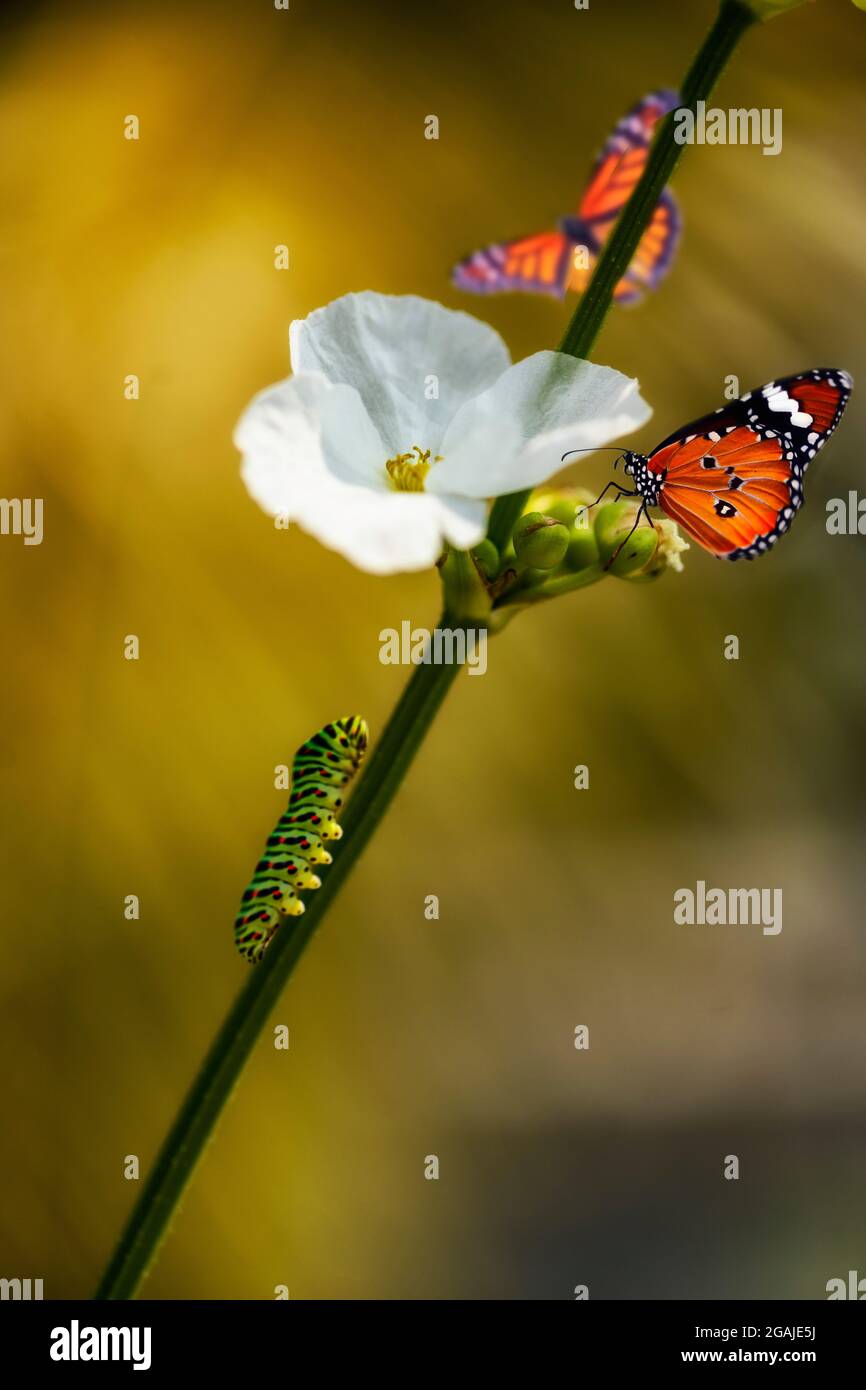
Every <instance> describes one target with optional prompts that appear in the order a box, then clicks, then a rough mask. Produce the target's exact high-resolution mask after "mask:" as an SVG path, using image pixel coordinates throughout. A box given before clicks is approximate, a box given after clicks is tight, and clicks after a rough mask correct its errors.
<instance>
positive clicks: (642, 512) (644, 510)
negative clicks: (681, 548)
mask: <svg viewBox="0 0 866 1390" xmlns="http://www.w3.org/2000/svg"><path fill="white" fill-rule="evenodd" d="M625 495H626V496H627V497H635V496H637V493H636V492H627V493H626V494H625ZM642 516H645V517H646V519H647V521H648V522H649V524H650V526H652V528H653V530H655V529H656V528H655V525H654V523H653V519H652V517H651V516H650V514H649V512H648V511H647V504H646V499H645V498H644V500H643V501H642V502H641V504H640V506H639V507H638V509H637V516H636V517H635V519H634V526H633V527H632V528H631V530H630V531H629V533H628V535H627V536H624V537H623V539H622V540H621V541H620V543H619V545H618V546H617V548H616V550H615V551H614V552H613V554H612V555H611V557H610V559H609V560H608V562H607V564H606V565H605V567H604V568H605V569H606V570H609V569H610V567H611V565H612V564H613V562H614V560H615V559H616V557H617V555H618V554H619V552H620V551H621V550H622V548H623V546H624V545H626V544H627V542H628V541H630V540H631V538H632V536H633V535H634V533H635V531H636V530H637V528H638V526H640V519H641V517H642Z"/></svg>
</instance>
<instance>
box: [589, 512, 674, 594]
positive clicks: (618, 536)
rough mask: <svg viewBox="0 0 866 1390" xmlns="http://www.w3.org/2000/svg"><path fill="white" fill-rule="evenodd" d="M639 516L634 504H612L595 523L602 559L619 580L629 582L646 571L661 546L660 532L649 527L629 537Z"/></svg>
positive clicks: (599, 513)
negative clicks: (629, 579)
mask: <svg viewBox="0 0 866 1390" xmlns="http://www.w3.org/2000/svg"><path fill="white" fill-rule="evenodd" d="M637 513H638V509H637V507H636V505H635V504H634V502H609V503H608V504H607V505H606V506H604V507H599V510H598V515H597V516H596V519H595V538H596V541H597V542H598V554H599V559H600V560H601V563H602V564H603V565H604V566H606V567H607V566H609V568H608V570H607V572H608V574H615V575H616V576H617V578H618V579H627V578H628V577H629V575H633V574H637V573H638V571H640V570H643V569H644V567H645V566H646V565H648V564H649V562H650V561H651V560H652V558H653V556H654V555H655V552H656V548H657V546H658V535H657V533H656V531H655V530H654V529H653V527H652V526H649V525H647V524H646V523H642V524H641V525H640V526H638V527H637V528H636V529H635V531H634V532H633V534H632V535H631V536H629V532H630V531H631V530H632V527H633V526H634V523H635V520H636V518H637ZM626 537H628V540H626ZM623 542H625V544H623ZM617 552H619V553H617ZM614 555H616V559H615V560H614V559H613V557H614Z"/></svg>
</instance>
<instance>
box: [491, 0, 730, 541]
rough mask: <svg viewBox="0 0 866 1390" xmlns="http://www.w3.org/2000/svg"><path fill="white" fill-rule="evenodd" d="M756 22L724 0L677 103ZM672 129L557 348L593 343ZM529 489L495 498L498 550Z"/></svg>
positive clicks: (715, 73)
mask: <svg viewBox="0 0 866 1390" xmlns="http://www.w3.org/2000/svg"><path fill="white" fill-rule="evenodd" d="M755 22H756V19H755V15H754V14H753V13H752V11H751V10H749V9H747V8H746V6H745V5H743V4H741V3H740V0H722V6H721V9H720V10H719V13H718V15H717V17H716V21H715V23H714V24H713V26H712V28H711V29H710V32H709V33H708V34H707V37H706V39H705V40H704V42H703V44H702V45H701V47H700V49H699V51H698V54H697V57H696V58H695V60H694V62H693V63H692V65H691V67H690V68H689V71H688V73H687V74H686V76H685V78H684V80H683V84H682V87H681V88H680V96H681V101H680V106H681V107H684V106H687V107H690V108H691V109H692V110H694V108H695V106H696V104H697V102H699V101H706V100H707V99H708V98H709V96H710V94H711V93H712V91H713V88H714V87H715V85H716V82H717V81H718V79H719V77H720V75H721V73H722V70H723V69H724V67H725V65H726V63H727V61H728V59H729V58H730V56H731V54H732V53H733V51H734V49H735V48H736V46H737V44H738V43H739V41H740V39H741V38H742V37H743V34H744V33H745V32H746V30H747V29H748V28H750V26H751V25H752V24H754V23H755ZM675 129H676V127H675V124H674V113H673V112H671V114H670V115H669V116H668V117H667V118H666V119H665V121H664V122H663V123H662V127H661V130H660V131H659V134H658V138H657V140H656V142H655V144H654V145H653V147H652V149H651V151H650V155H649V158H648V160H647V163H646V168H645V169H644V171H643V174H642V175H641V177H640V179H639V181H638V183H637V185H636V187H635V189H634V191H633V193H632V195H631V197H630V198H629V200H628V202H627V203H626V205H625V207H624V208H623V211H622V214H621V215H620V218H619V220H618V221H617V224H616V226H615V227H614V229H613V232H612V233H611V235H610V237H609V238H608V240H607V242H606V243H605V246H604V249H603V251H602V253H601V255H600V256H599V258H598V262H597V264H596V267H595V270H594V271H593V274H592V278H591V280H590V282H589V284H588V285H587V287H586V290H585V292H584V293H583V295H582V296H581V298H580V302H579V303H578V306H577V308H576V309H575V311H574V314H573V315H572V318H571V322H570V323H569V325H568V327H567V329H566V330H565V333H564V334H563V337H562V341H561V343H560V344H559V348H558V351H559V352H567V353H568V354H569V355H570V356H572V357H583V358H586V357H587V356H588V355H589V353H590V352H591V351H592V349H593V347H594V346H595V343H596V340H597V338H598V335H599V334H600V332H601V329H602V326H603V324H604V320H605V318H606V317H607V313H608V310H609V309H610V306H611V304H612V303H613V294H614V290H615V289H616V287H617V285H618V284H619V282H620V280H621V279H622V277H623V275H624V274H625V272H626V270H627V269H628V267H629V266H630V265H631V262H632V259H633V257H634V253H635V251H636V250H637V248H638V244H639V242H640V239H641V237H642V236H643V234H644V232H645V231H646V229H647V227H648V226H649V222H650V219H651V217H652V215H653V212H654V210H655V207H656V204H657V203H658V200H659V198H660V197H661V195H662V192H663V190H664V189H665V188H666V187H667V184H668V183H669V182H670V178H671V175H672V173H673V171H674V169H675V168H676V165H677V162H678V160H679V159H680V156H681V155H682V153H683V149H684V148H685V147H684V146H683V145H680V144H678V142H677V141H676V140H675V139H674V132H675ZM530 494H531V489H529V490H528V491H525V492H512V493H509V494H508V495H507V496H506V497H499V498H497V500H496V501H495V502H494V504H493V508H492V511H491V514H490V525H489V528H488V532H487V534H488V536H489V537H490V539H491V540H492V541H493V544H494V545H495V546H497V547H498V548H499V549H500V550H501V549H502V548H503V547H504V546H505V545H506V543H507V542H508V540H509V538H510V537H511V533H512V531H513V530H514V527H515V526H516V524H517V522H518V519H519V518H520V516H521V515H522V513H523V509H524V507H525V506H526V503H527V501H528V499H529V497H530Z"/></svg>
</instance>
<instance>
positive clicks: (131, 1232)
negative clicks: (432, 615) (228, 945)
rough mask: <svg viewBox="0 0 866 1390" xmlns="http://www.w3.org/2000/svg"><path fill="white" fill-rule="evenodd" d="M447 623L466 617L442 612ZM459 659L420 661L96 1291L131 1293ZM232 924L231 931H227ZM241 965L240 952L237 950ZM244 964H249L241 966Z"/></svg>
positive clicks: (211, 1056)
mask: <svg viewBox="0 0 866 1390" xmlns="http://www.w3.org/2000/svg"><path fill="white" fill-rule="evenodd" d="M440 626H443V627H444V626H450V627H451V628H452V629H456V628H458V627H465V623H460V622H459V621H457V620H455V619H452V618H446V617H443V618H442V619H441V620H440ZM459 669H460V667H459V666H458V665H457V664H456V663H451V664H445V663H443V664H442V665H439V666H436V665H433V664H431V665H429V666H417V667H416V668H415V670H414V672H413V674H412V676H411V678H410V680H409V682H408V684H407V685H406V688H405V690H404V691H403V694H402V696H401V698H400V700H399V702H398V704H397V706H396V708H395V710H394V712H393V714H392V715H391V718H390V720H389V721H388V724H387V726H386V728H385V730H384V732H383V734H382V736H381V738H380V739H379V740H378V742H377V743H376V745H375V748H374V750H373V752H372V754H371V756H370V760H369V762H368V763H367V764H366V766H365V768H364V770H363V772H362V773H361V777H360V780H359V782H358V785H357V787H356V788H355V791H354V792H353V794H352V795H351V796H350V797H349V799H348V801H347V804H346V809H345V812H344V814H343V816H342V817H341V823H342V826H343V838H342V839H341V841H340V843H339V844H338V845H336V846H335V849H334V862H333V864H332V865H331V866H330V867H329V868H328V869H326V870H325V871H324V872H323V874H322V886H321V888H320V889H319V890H318V891H317V892H316V893H313V894H311V895H309V896H308V897H307V899H306V902H307V910H306V912H305V913H304V915H303V917H301V918H299V919H298V920H297V921H296V922H294V923H292V924H291V925H289V924H287V925H286V926H285V927H283V928H282V930H281V931H279V932H277V934H276V936H275V937H274V940H273V942H272V944H271V946H270V947H269V948H268V951H267V954H266V955H265V958H264V960H263V961H262V963H261V965H258V966H255V967H254V968H253V969H252V971H251V974H250V978H249V980H248V981H247V983H246V984H245V986H244V988H243V989H242V990H241V992H240V994H239V995H238V997H237V999H236V1000H235V1003H234V1004H233V1006H232V1008H231V1009H230V1010H229V1013H228V1015H227V1017H226V1019H225V1021H224V1023H223V1025H222V1027H221V1028H220V1030H219V1032H218V1033H217V1035H216V1038H215V1039H214V1042H213V1044H212V1046H211V1049H210V1052H209V1053H208V1055H207V1057H206V1058H205V1060H204V1062H203V1064H202V1066H201V1069H200V1071H199V1073H198V1075H197V1076H196V1078H195V1080H194V1082H193V1084H192V1087H191V1089H190V1091H189V1093H188V1095H187V1097H186V1099H185V1101H184V1102H183V1105H182V1106H181V1109H180V1111H179V1113H178V1115H177V1118H176V1120H175V1122H174V1124H173V1125H172V1127H171V1130H170V1131H169V1133H168V1136H167V1138H166V1140H165V1142H164V1144H163V1146H162V1149H161V1151H160V1153H159V1156H158V1157H157V1160H156V1163H155V1165H154V1167H153V1170H152V1172H151V1174H150V1176H149V1178H148V1180H147V1182H146V1183H145V1186H144V1189H143V1190H142V1193H141V1196H140V1197H139V1199H138V1201H137V1202H136V1204H135V1207H134V1208H133V1211H132V1214H131V1216H130V1218H129V1221H128V1223H127V1226H126V1229H125V1230H124V1232H123V1235H122V1236H121V1238H120V1241H119V1243H118V1245H117V1248H116V1250H115V1252H114V1255H113V1256H112V1258H111V1261H110V1263H109V1265H108V1267H107V1269H106V1271H105V1274H104V1275H103V1278H102V1280H101V1282H100V1284H99V1287H98V1289H97V1291H96V1294H95V1297H96V1298H98V1299H126V1298H134V1297H135V1294H136V1291H137V1289H138V1287H139V1285H140V1283H141V1281H142V1279H143V1278H144V1276H145V1275H146V1273H147V1271H148V1268H149V1266H150V1265H151V1263H152V1261H153V1259H154V1256H155V1255H156V1252H157V1250H158V1248H159V1245H160V1243H161V1241H162V1239H163V1237H164V1235H165V1233H166V1229H167V1227H168V1223H169V1221H170V1219H171V1217H172V1214H173V1212H174V1210H175V1208H176V1206H177V1204H178V1202H179V1200H180V1198H181V1196H182V1194H183V1191H184V1188H185V1187H186V1185H187V1183H188V1182H189V1180H190V1178H191V1176H192V1173H193V1170H194V1168H195V1165H196V1163H197V1162H198V1159H199V1158H200V1156H201V1153H202V1150H203V1149H204V1147H205V1144H206V1143H207V1141H208V1139H209V1138H210V1135H211V1132H212V1130H213V1128H214V1125H215V1124H216V1122H217V1120H218V1118H219V1115H220V1112H221V1111H222V1109H223V1106H224V1105H225V1103H226V1101H227V1100H228V1098H229V1096H230V1094H231V1092H232V1090H233V1089H234V1086H235V1083H236V1082H237V1080H238V1077H239V1076H240V1074H241V1071H242V1070H243V1067H244V1064H245V1062H246V1060H247V1058H248V1057H249V1055H250V1053H251V1052H252V1050H253V1047H254V1046H255V1044H256V1040H257V1038H258V1036H259V1033H260V1032H261V1030H262V1028H263V1027H264V1025H265V1023H266V1022H267V1018H268V1015H269V1013H270V1012H271V1009H272V1008H273V1007H274V1005H275V1004H276V1002H277V1000H278V998H279V996H280V994H281V992H282V990H283V988H284V986H285V984H286V982H287V980H288V979H289V978H290V976H291V975H292V973H293V972H294V969H295V966H296V965H297V963H298V961H299V959H300V957H301V955H302V954H303V952H304V950H305V948H306V946H307V944H308V942H309V941H310V938H311V937H312V936H313V933H314V932H315V930H316V928H317V926H318V925H319V923H320V921H321V920H322V918H323V917H324V915H325V913H326V912H327V910H328V908H329V906H330V905H331V903H332V901H333V900H334V898H335V897H336V895H337V893H338V892H339V890H340V888H341V886H342V884H343V882H344V880H345V879H346V878H348V876H349V873H350V872H351V870H352V867H353V865H354V864H355V862H356V860H357V859H358V857H359V856H360V854H361V852H362V850H363V849H364V846H365V845H366V844H367V841H368V840H369V839H370V836H371V835H372V834H373V831H374V830H375V829H376V826H377V825H378V824H379V821H380V820H381V819H382V816H383V815H384V814H385V811H386V810H387V808H388V806H389V804H390V802H391V800H392V798H393V796H394V794H395V793H396V791H397V789H398V788H399V786H400V784H401V782H402V781H403V778H404V776H405V775H406V772H407V770H408V768H409V765H410V763H411V762H412V759H413V758H414V756H415V754H416V753H417V751H418V748H419V747H420V745H421V741H422V740H423V738H424V735H425V734H426V732H427V730H428V729H429V727H430V725H431V723H432V722H433V719H434V716H435V715H436V712H437V710H438V709H439V706H440V705H441V704H442V701H443V700H444V699H445V696H446V694H447V693H448V690H449V688H450V686H451V684H452V682H453V680H454V678H455V676H456V675H457V672H458V671H459ZM230 937H231V932H230V931H229V932H228V937H227V939H230ZM239 966H240V960H239ZM241 968H243V967H242V966H241Z"/></svg>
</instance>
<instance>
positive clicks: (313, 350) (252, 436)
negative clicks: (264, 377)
mask: <svg viewBox="0 0 866 1390" xmlns="http://www.w3.org/2000/svg"><path fill="white" fill-rule="evenodd" d="M289 343H290V350H291V361H292V370H293V372H294V375H293V376H291V377H289V378H288V379H287V380H286V381H281V382H279V383H278V384H277V385H276V386H270V387H268V389H267V390H266V391H262V392H261V393H260V394H259V395H258V396H256V397H255V399H254V400H253V401H252V402H251V403H250V405H249V406H248V407H247V409H246V411H245V412H244V414H243V416H242V417H241V420H240V421H239V423H238V426H237V430H236V432H235V443H236V444H237V447H238V448H239V449H240V451H241V453H242V454H243V464H242V470H241V471H242V476H243V479H244V482H245V483H246V486H247V488H248V490H249V492H250V493H251V495H252V496H253V497H254V498H255V500H256V501H257V502H258V503H259V505H260V506H261V507H262V508H263V509H264V510H265V511H266V512H268V513H269V514H270V515H271V516H278V517H282V518H288V519H290V520H294V521H297V522H298V523H299V525H300V526H302V527H303V528H304V530H305V531H309V532H310V533H311V534H312V535H314V536H316V537H317V538H318V539H319V540H320V541H322V542H323V544H324V545H327V546H330V547H331V548H332V549H333V550H337V551H339V552H340V554H341V555H345V557H346V558H347V559H348V560H351V561H352V562H353V564H355V565H357V566H358V567H359V568H360V569H364V570H369V571H371V572H372V573H374V574H392V573H395V572H396V571H398V570H418V569H425V568H426V567H427V566H429V565H432V564H434V563H435V562H436V560H437V559H438V557H439V555H440V554H441V551H442V546H443V542H444V541H448V542H449V543H450V544H451V545H453V546H456V547H457V548H459V549H461V550H465V549H468V548H469V547H471V546H473V545H476V544H477V543H478V542H479V541H480V540H481V539H482V537H483V536H484V533H485V522H486V513H487V506H486V500H487V499H489V498H491V497H498V496H500V495H501V494H503V493H508V492H517V491H519V490H522V489H524V488H529V487H534V486H535V485H536V484H537V483H540V482H543V481H544V480H545V479H546V478H549V477H550V476H551V474H553V473H556V472H557V471H558V470H559V468H560V466H561V465H560V456H561V455H562V453H563V452H564V451H565V449H567V448H570V449H581V448H582V449H590V448H596V447H598V446H599V445H602V444H607V443H608V442H609V441H610V440H611V439H615V438H617V437H618V436H619V435H621V434H625V433H627V432H628V431H630V430H633V429H636V428H637V426H639V425H641V424H643V422H644V421H645V420H646V419H648V417H649V415H650V410H649V407H648V406H647V404H646V402H645V401H644V400H642V398H641V396H640V394H639V392H638V386H637V382H636V381H632V380H631V379H630V378H629V377H626V376H623V375H622V374H621V373H620V372H616V371H613V370H612V369H611V368H610V367H597V366H594V365H593V363H591V362H579V361H577V360H575V358H573V357H567V356H565V355H563V354H561V353H557V352H536V353H534V354H533V355H532V356H531V357H527V358H525V359H524V361H522V362H518V363H517V364H516V365H515V366H512V365H511V363H510V358H509V355H508V349H507V348H506V346H505V344H504V343H503V341H502V339H501V338H500V337H499V334H498V333H496V332H495V331H494V329H492V328H490V327H489V326H488V325H487V324H485V323H482V322H481V321H480V320H479V319H475V318H472V317H471V316H470V315H469V314H464V313H462V312H457V311H455V310H452V309H445V308H443V307H442V305H441V304H436V303H433V302H432V301H430V300H426V299H419V298H418V297H417V296H415V295H399V296H397V295H383V294H374V293H372V292H371V291H365V292H363V293H361V294H347V295H345V296H344V297H343V298H342V299H337V300H335V301H334V302H333V303H332V304H329V305H327V306H326V307H325V308H324V309H317V310H316V311H315V313H312V314H310V316H309V317H308V318H306V319H301V320H296V321H295V322H294V323H293V324H292V326H291V330H290V334H289Z"/></svg>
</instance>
